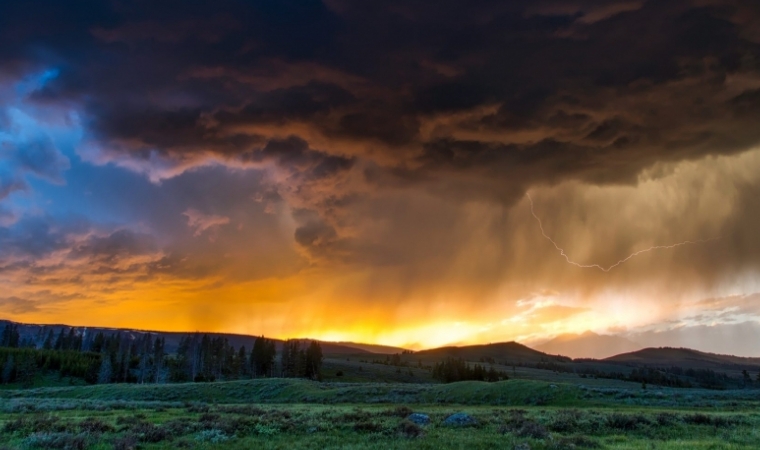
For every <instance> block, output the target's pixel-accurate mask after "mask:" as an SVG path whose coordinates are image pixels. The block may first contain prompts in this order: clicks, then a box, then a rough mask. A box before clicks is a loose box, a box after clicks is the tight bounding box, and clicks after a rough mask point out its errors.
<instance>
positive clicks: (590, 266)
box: [525, 193, 720, 272]
mask: <svg viewBox="0 0 760 450" xmlns="http://www.w3.org/2000/svg"><path fill="white" fill-rule="evenodd" d="M525 195H526V196H527V197H528V201H529V202H530V213H531V214H532V215H533V217H535V218H536V221H537V222H538V227H539V228H540V229H541V234H542V235H543V236H544V237H545V238H546V239H547V240H548V241H549V242H551V243H552V245H554V248H556V249H557V250H558V251H559V254H560V255H562V257H563V258H565V261H567V262H568V263H569V264H572V265H574V266H576V267H580V268H582V269H599V270H601V271H602V272H609V271H610V270H612V269H614V268H615V267H617V266H619V265H621V264H623V263H624V262H626V261H628V260H629V259H631V258H634V257H636V256H638V255H640V254H642V253H648V252H651V251H653V250H661V249H668V248H676V247H681V246H683V245H692V244H704V243H706V242H710V241H716V240H718V239H720V236H718V237H713V238H710V239H699V240H696V241H683V242H678V243H675V244H670V245H655V246H652V247H649V248H645V249H643V250H639V251H637V252H635V253H631V254H630V255H628V256H626V257H625V258H623V259H621V260H620V261H618V262H616V263H615V264H613V265H611V266H609V267H604V266H600V265H599V264H581V263H578V262H575V261H573V260H572V259H570V257H569V256H568V255H567V253H565V250H564V249H563V248H562V247H560V246H559V245H557V243H556V242H554V239H552V238H551V237H549V235H547V234H546V231H544V224H543V223H541V219H540V218H539V217H538V216H537V215H536V212H535V211H534V209H533V199H532V198H531V197H530V194H528V193H526V194H525Z"/></svg>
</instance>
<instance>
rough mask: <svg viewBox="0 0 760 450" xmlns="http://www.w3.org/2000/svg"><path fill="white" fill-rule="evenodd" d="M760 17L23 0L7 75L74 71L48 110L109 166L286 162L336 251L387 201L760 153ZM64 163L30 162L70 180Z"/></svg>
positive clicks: (635, 10) (13, 6)
mask: <svg viewBox="0 0 760 450" xmlns="http://www.w3.org/2000/svg"><path fill="white" fill-rule="evenodd" d="M753 18H754V19H758V18H760V11H758V9H757V8H755V7H752V6H747V5H746V3H745V2H740V1H730V0H726V1H710V0H664V1H654V0H652V1H643V0H642V1H629V0H626V1H610V0H605V1H593V0H578V1H571V2H557V1H512V2H499V1H488V0H482V1H474V2H469V3H468V4H467V6H466V7H465V6H463V5H462V3H461V2H454V1H441V2H436V4H435V6H434V7H431V5H430V4H429V3H428V2H421V1H382V2H380V1H369V2H347V1H343V0H325V1H315V0H309V1H285V2H275V3H272V2H239V1H221V2H213V3H211V2H205V3H204V2H200V3H193V4H187V3H186V2H160V3H156V2H146V1H127V2H117V3H107V4H106V3H101V2H94V3H86V2H80V3H77V4H75V5H67V6H66V7H65V8H64V7H62V6H61V5H60V4H59V3H58V2H45V1H30V2H11V3H8V2H6V3H4V4H3V5H2V6H0V30H1V31H0V37H2V39H3V42H8V43H11V44H12V45H9V46H4V48H3V50H0V65H1V66H2V69H0V70H2V71H4V72H8V73H11V72H13V71H18V70H21V69H19V67H22V68H23V67H37V68H46V67H55V68H57V69H58V70H59V75H58V77H56V78H55V79H53V80H51V81H50V82H49V83H47V84H46V85H45V86H44V88H41V89H39V90H37V91H35V93H34V95H33V96H32V97H31V98H32V99H33V100H34V101H38V102H52V103H59V102H71V103H73V104H76V105H77V107H78V108H80V109H81V114H82V117H83V121H84V123H85V124H86V126H87V131H88V137H89V138H90V139H91V140H92V146H93V148H95V149H97V150H95V155H94V156H93V155H90V158H91V159H92V160H94V161H96V162H98V163H105V162H109V161H117V162H118V163H120V164H123V165H125V166H127V167H130V168H138V170H140V171H142V172H145V173H149V174H150V176H151V179H152V180H161V179H166V178H170V177H173V176H176V175H177V174H179V173H182V172H183V171H184V170H187V169H189V168H193V167H197V166H199V165H203V164H206V163H208V162H209V161H213V162H214V163H219V162H220V161H221V162H222V163H223V164H228V165H231V166H235V167H239V166H245V165H246V164H250V165H257V164H261V165H267V164H268V165H273V166H275V167H276V168H277V169H278V170H280V171H281V172H282V173H283V174H284V175H283V176H282V177H281V178H279V179H278V180H277V181H276V182H275V183H274V184H280V186H278V187H276V188H275V189H276V190H277V192H279V195H281V196H282V197H283V198H284V199H285V200H286V201H287V202H289V203H290V204H292V205H293V206H294V207H296V208H302V209H305V210H308V211H311V212H312V213H314V214H316V215H317V216H318V217H316V218H310V219H308V220H299V219H298V218H296V221H297V222H298V224H297V228H298V230H297V231H296V233H295V240H296V242H297V243H298V244H300V245H301V246H305V247H309V248H319V247H320V246H316V245H315V243H324V242H333V241H335V240H336V239H340V237H341V236H342V235H343V234H345V232H346V229H347V228H349V227H350V226H351V225H352V219H351V218H350V217H347V216H348V215H350V213H349V212H348V211H347V210H348V209H350V208H351V207H352V206H353V205H355V204H357V203H359V202H361V198H364V197H367V196H368V195H369V194H368V192H371V191H372V190H373V189H378V190H382V189H389V188H409V187H414V186H418V187H420V188H421V189H425V190H427V191H429V192H432V193H434V194H436V195H440V196H442V197H444V198H447V199H453V200H487V201H495V202H498V203H501V204H512V203H513V202H514V201H515V200H516V199H517V198H519V197H520V196H522V195H523V193H524V191H525V190H526V189H527V187H529V186H532V185H537V184H554V183H559V182H562V181H566V180H582V181H585V182H590V183H594V184H619V183H633V182H635V181H636V177H637V175H638V174H639V173H640V172H641V171H642V170H643V169H645V168H647V167H651V166H652V165H653V164H655V163H657V162H662V161H679V160H684V159H695V158H699V157H702V156H704V155H710V154H721V153H722V154H730V153H736V152H739V151H742V150H745V149H748V148H750V147H752V146H753V145H755V144H756V143H757V142H758V141H760V128H759V127H757V120H758V119H759V118H760V117H758V116H759V115H760V114H759V113H760V109H759V108H758V107H759V106H760V100H758V99H759V98H760V96H758V88H759V87H760V83H759V81H760V44H759V42H760V39H758V36H760V32H758V30H757V20H753ZM44 148H45V147H39V148H38V149H37V150H36V151H35V152H32V153H28V155H27V156H28V158H27V159H25V160H24V161H26V162H25V164H26V165H27V167H29V168H30V169H29V170H33V171H36V173H39V174H42V175H45V176H49V177H52V176H53V174H54V172H53V171H49V170H48V168H49V167H55V166H54V164H53V163H52V162H47V159H46V158H45V156H46V155H47V154H48V153H46V152H44V151H43V150H44ZM31 150H32V149H30V151H31ZM25 154H26V153H25ZM156 158H159V160H160V164H159V163H157V162H156V161H157V160H156ZM357 168H360V169H361V171H362V173H363V174H364V176H363V178H362V180H361V182H363V183H365V184H368V185H369V186H363V187H361V186H358V185H357V183H358V182H357V181H356V180H353V181H352V182H349V181H347V179H348V174H349V173H351V172H353V171H355V170H354V169H357ZM356 171H358V170H356ZM283 185H284V186H283ZM0 186H2V189H0V195H2V192H10V190H12V189H20V188H21V186H20V185H18V184H14V183H13V182H9V181H6V180H5V179H3V184H0ZM5 195H7V194H5ZM341 199H342V200H341ZM345 199H351V201H350V202H348V203H347V202H346V200H345ZM322 247H324V246H322Z"/></svg>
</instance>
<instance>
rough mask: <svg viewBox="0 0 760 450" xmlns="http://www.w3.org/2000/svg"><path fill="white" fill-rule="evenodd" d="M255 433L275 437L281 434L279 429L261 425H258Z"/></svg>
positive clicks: (255, 427)
mask: <svg viewBox="0 0 760 450" xmlns="http://www.w3.org/2000/svg"><path fill="white" fill-rule="evenodd" d="M253 431H255V432H256V434H258V435H259V436H274V435H275V434H277V433H279V432H280V430H278V429H277V428H275V427H273V426H270V425H264V424H261V423H257V424H256V425H255V426H254V427H253Z"/></svg>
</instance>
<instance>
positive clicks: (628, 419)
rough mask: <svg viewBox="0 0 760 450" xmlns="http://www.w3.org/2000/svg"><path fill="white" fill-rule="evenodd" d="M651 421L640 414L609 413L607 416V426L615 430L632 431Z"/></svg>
mask: <svg viewBox="0 0 760 450" xmlns="http://www.w3.org/2000/svg"><path fill="white" fill-rule="evenodd" d="M651 423H652V422H650V421H649V419H647V418H646V417H644V416H643V415H641V414H634V415H626V414H619V413H615V414H611V415H609V416H607V426H608V427H610V428H613V429H616V430H624V431H632V430H635V429H636V428H638V427H639V426H641V425H650V424H651Z"/></svg>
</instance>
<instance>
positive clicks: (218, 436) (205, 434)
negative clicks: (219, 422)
mask: <svg viewBox="0 0 760 450" xmlns="http://www.w3.org/2000/svg"><path fill="white" fill-rule="evenodd" d="M195 440H196V441H199V442H209V443H211V444H221V443H222V442H227V441H228V440H230V437H229V436H227V435H226V434H224V432H222V430H216V429H214V430H203V431H201V432H200V433H198V434H197V435H195Z"/></svg>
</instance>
